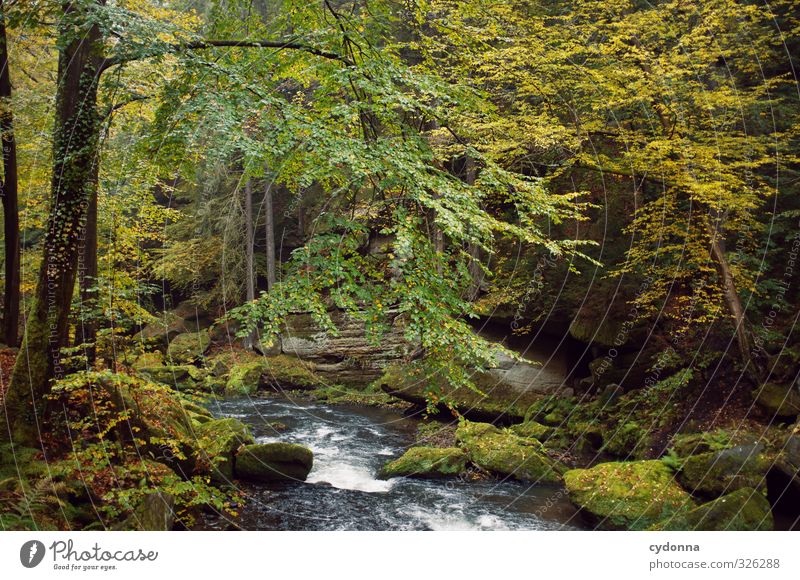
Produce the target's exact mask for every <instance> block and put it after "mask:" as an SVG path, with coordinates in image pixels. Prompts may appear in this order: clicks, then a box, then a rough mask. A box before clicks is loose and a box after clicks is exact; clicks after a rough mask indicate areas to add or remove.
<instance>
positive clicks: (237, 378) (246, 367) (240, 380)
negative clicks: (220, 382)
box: [225, 360, 266, 397]
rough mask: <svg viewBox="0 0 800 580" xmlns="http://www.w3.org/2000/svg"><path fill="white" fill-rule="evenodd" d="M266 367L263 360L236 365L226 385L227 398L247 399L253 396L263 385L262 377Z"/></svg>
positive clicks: (229, 374)
mask: <svg viewBox="0 0 800 580" xmlns="http://www.w3.org/2000/svg"><path fill="white" fill-rule="evenodd" d="M265 368H266V365H265V364H264V361H263V360H254V361H251V362H247V363H241V364H236V365H234V366H233V367H232V368H231V370H230V372H229V373H228V380H227V381H226V383H225V396H226V397H245V396H248V395H253V394H255V392H256V391H257V390H258V386H259V385H260V384H261V375H263V374H264V371H265Z"/></svg>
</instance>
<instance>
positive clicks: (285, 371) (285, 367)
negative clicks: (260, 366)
mask: <svg viewBox="0 0 800 580" xmlns="http://www.w3.org/2000/svg"><path fill="white" fill-rule="evenodd" d="M262 361H263V362H264V376H263V380H264V382H265V383H266V384H267V385H269V386H270V387H271V388H273V389H275V390H286V389H290V390H291V389H300V390H303V389H316V388H317V387H322V386H326V385H328V382H327V381H326V380H325V378H324V377H323V376H321V375H320V374H318V373H317V372H315V371H314V370H313V365H309V364H308V363H307V362H306V361H303V360H300V359H299V358H297V357H294V356H288V355H279V356H268V357H265V358H263V359H262Z"/></svg>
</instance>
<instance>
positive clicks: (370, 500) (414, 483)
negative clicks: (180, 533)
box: [212, 398, 580, 530]
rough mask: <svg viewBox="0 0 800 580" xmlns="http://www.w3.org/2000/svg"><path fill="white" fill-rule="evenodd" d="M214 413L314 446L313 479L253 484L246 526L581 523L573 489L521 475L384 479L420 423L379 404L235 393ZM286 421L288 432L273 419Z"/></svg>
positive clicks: (269, 435)
mask: <svg viewBox="0 0 800 580" xmlns="http://www.w3.org/2000/svg"><path fill="white" fill-rule="evenodd" d="M212 411H214V413H215V414H217V415H219V416H223V417H236V418H238V419H239V420H241V421H243V422H244V423H246V424H247V425H249V426H250V428H251V430H252V432H253V434H254V435H255V437H256V439H257V441H258V442H260V443H267V442H272V441H287V442H293V443H300V444H302V445H305V446H307V447H309V448H310V449H311V450H312V451H313V452H314V467H313V469H312V470H311V473H310V474H309V477H308V480H307V481H306V482H305V483H300V482H296V483H295V482H292V483H281V484H270V485H249V484H248V485H247V486H246V487H245V488H243V491H244V492H245V494H246V496H247V497H248V500H247V504H246V505H245V506H243V508H242V509H241V510H240V513H241V519H240V520H239V521H238V524H239V525H240V526H241V527H243V528H245V529H251V530H552V529H574V528H576V527H579V526H580V523H579V520H578V518H577V516H576V512H575V509H574V508H573V507H572V505H571V504H570V503H569V501H568V500H567V498H566V494H565V492H564V491H563V490H562V489H560V488H557V487H544V486H531V485H527V484H524V483H521V482H517V481H465V480H459V479H449V480H421V479H410V478H394V479H390V480H387V481H383V480H379V479H377V477H376V474H377V472H378V469H379V468H380V467H381V466H382V465H383V464H384V463H385V462H386V461H389V460H391V459H393V458H395V457H399V456H400V455H401V454H402V453H403V452H404V451H405V449H407V448H408V447H409V446H410V445H412V444H413V442H414V433H415V430H416V421H415V420H414V419H412V418H407V417H404V416H403V415H402V414H400V413H398V412H396V411H391V410H386V409H378V408H366V407H355V406H346V405H325V404H321V403H316V402H311V401H308V400H304V399H299V400H297V399H296V400H290V399H285V398H269V399H236V400H230V399H229V400H224V401H219V402H218V403H214V405H213V407H212ZM275 422H280V423H283V424H284V425H286V429H285V430H282V431H281V432H280V433H278V432H276V431H275V429H274V428H273V427H272V426H271V425H270V424H271V423H275Z"/></svg>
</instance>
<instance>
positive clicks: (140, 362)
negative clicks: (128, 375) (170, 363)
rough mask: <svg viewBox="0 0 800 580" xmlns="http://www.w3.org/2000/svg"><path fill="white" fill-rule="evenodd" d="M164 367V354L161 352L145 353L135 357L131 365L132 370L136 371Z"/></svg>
mask: <svg viewBox="0 0 800 580" xmlns="http://www.w3.org/2000/svg"><path fill="white" fill-rule="evenodd" d="M163 365H164V354H163V353H162V352H161V351H158V350H156V351H153V352H145V353H143V354H140V355H139V356H138V357H136V360H135V361H134V363H133V364H132V365H131V367H133V370H135V371H138V370H139V369H142V368H148V367H158V366H163Z"/></svg>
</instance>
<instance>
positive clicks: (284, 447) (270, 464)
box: [235, 443, 314, 482]
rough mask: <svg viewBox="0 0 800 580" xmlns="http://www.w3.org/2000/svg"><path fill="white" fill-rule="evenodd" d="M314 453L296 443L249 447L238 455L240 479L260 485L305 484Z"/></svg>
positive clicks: (236, 464)
mask: <svg viewBox="0 0 800 580" xmlns="http://www.w3.org/2000/svg"><path fill="white" fill-rule="evenodd" d="M313 464H314V454H313V453H312V452H311V450H310V449H308V448H307V447H303V446H302V445H296V444H294V443H264V444H256V445H246V446H245V447H243V448H242V449H241V450H240V451H239V453H238V454H237V455H236V463H235V470H236V476H237V477H241V478H242V479H247V480H251V481H260V482H272V481H305V479H306V477H308V473H309V472H310V471H311V467H312V466H313Z"/></svg>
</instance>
